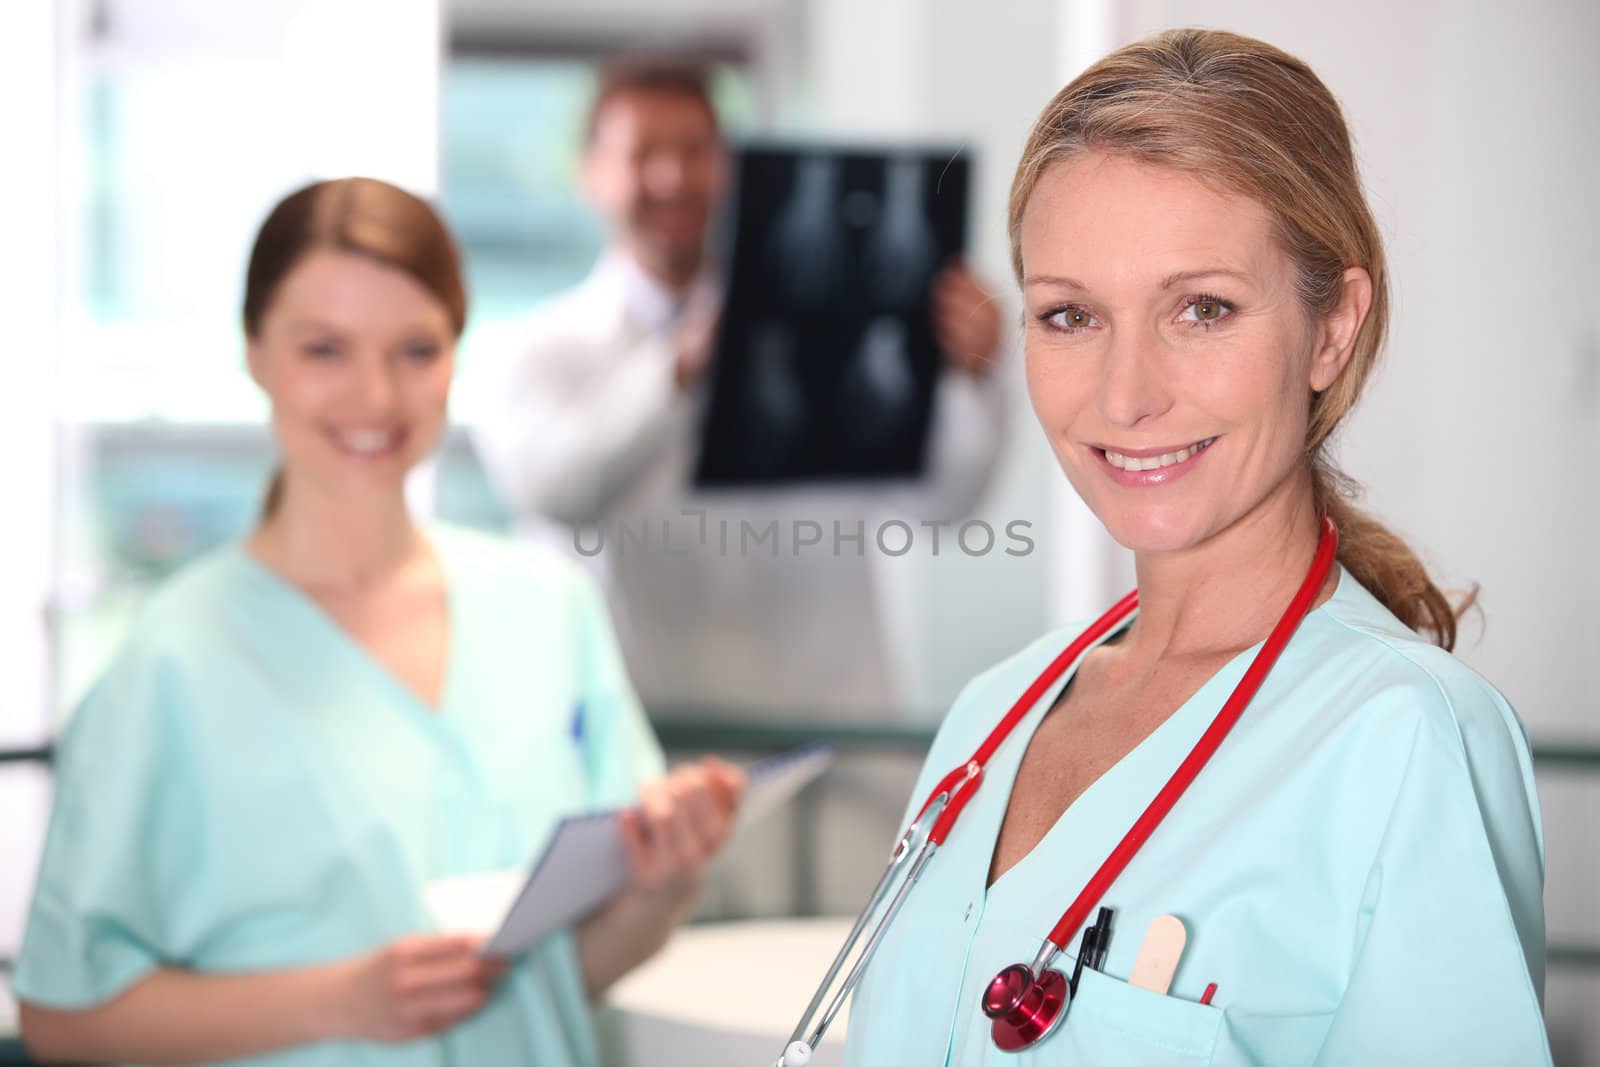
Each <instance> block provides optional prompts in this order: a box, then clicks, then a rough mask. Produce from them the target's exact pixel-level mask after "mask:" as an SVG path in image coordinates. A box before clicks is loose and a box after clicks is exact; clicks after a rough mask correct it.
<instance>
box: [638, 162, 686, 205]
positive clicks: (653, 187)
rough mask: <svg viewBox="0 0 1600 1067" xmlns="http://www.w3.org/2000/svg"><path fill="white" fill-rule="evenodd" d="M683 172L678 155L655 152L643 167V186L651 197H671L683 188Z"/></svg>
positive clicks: (683, 167)
mask: <svg viewBox="0 0 1600 1067" xmlns="http://www.w3.org/2000/svg"><path fill="white" fill-rule="evenodd" d="M684 170H685V166H684V161H683V158H682V157H681V156H680V155H679V154H678V153H676V152H657V153H655V154H654V155H652V156H651V157H650V160H649V161H648V162H647V163H646V165H645V173H644V180H645V185H646V187H647V188H648V189H649V190H650V193H651V195H653V196H658V197H666V196H672V195H674V194H675V193H677V191H678V190H679V189H680V188H682V186H683V181H684Z"/></svg>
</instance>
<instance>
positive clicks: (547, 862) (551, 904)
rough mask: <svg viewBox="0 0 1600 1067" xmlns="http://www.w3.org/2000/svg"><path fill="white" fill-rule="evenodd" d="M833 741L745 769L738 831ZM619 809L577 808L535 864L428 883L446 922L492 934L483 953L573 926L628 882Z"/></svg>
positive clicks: (807, 777) (778, 802)
mask: <svg viewBox="0 0 1600 1067" xmlns="http://www.w3.org/2000/svg"><path fill="white" fill-rule="evenodd" d="M833 760H834V750H833V746H831V745H827V744H813V745H805V746H803V747H801V748H797V749H792V750H790V751H788V752H785V753H782V754H780V755H777V756H773V757H772V758H771V759H766V760H762V761H761V762H759V763H756V764H754V765H752V766H750V767H748V768H746V770H745V792H744V797H743V798H742V799H741V801H740V804H739V812H738V814H737V815H736V816H735V817H734V824H733V831H732V834H733V836H737V835H738V834H740V833H742V832H744V831H745V830H746V829H747V828H748V827H749V826H751V825H752V824H754V823H756V822H758V821H760V820H761V819H762V818H763V817H764V816H766V815H768V814H770V813H771V812H773V811H774V810H776V809H777V808H779V807H782V806H783V805H784V804H785V803H787V802H788V801H789V800H790V798H792V797H793V796H794V795H795V794H796V793H798V792H799V791H800V790H801V789H803V788H805V786H807V785H808V784H810V783H811V782H812V781H815V780H816V778H817V777H818V776H819V775H821V774H822V772H823V771H825V770H827V769H828V767H829V766H830V765H831V764H832V763H833ZM618 814H619V813H618V812H616V811H603V812H595V813H592V814H588V815H574V816H568V817H566V818H564V819H562V820H561V821H560V822H559V823H557V824H556V828H555V830H554V832H553V833H552V834H551V835H550V840H549V843H548V844H547V845H546V846H545V848H544V851H543V852H542V853H541V854H540V856H539V858H538V860H536V861H535V862H534V865H533V869H532V870H531V871H524V870H520V869H519V870H510V871H491V872H486V873H483V874H469V875H460V876H456V877H451V878H441V879H436V880H434V881H432V882H429V883H428V884H427V885H425V886H424V887H423V890H422V893H423V900H424V903H425V904H426V905H427V908H428V911H429V912H430V913H431V914H432V916H433V919H434V922H435V924H436V925H437V926H438V928H439V929H440V930H449V931H459V932H463V933H483V934H488V935H489V939H488V941H487V942H486V943H485V944H484V947H483V954H484V955H488V956H514V955H517V954H518V953H521V952H525V951H527V950H528V949H529V948H531V947H532V946H533V945H534V944H536V943H537V942H538V941H540V940H541V939H542V938H544V937H545V936H547V935H548V934H550V933H551V932H552V931H554V930H558V929H561V928H563V927H567V926H571V925H572V924H573V923H575V922H576V921H577V920H579V919H581V918H582V917H583V916H585V915H587V914H589V913H590V912H592V911H594V910H595V909H596V908H598V907H600V906H601V905H602V904H604V903H605V902H606V901H607V900H609V899H611V897H613V896H615V895H616V894H617V893H618V892H619V891H620V890H621V889H622V888H623V887H624V886H626V885H627V884H628V857H627V853H626V852H625V851H624V850H623V847H622V838H621V836H620V833H619V831H618V824H617V820H618Z"/></svg>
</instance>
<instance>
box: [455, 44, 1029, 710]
mask: <svg viewBox="0 0 1600 1067" xmlns="http://www.w3.org/2000/svg"><path fill="white" fill-rule="evenodd" d="M586 138H587V140H586V144H585V147H584V153H583V158H582V181H583V185H584V190H585V193H586V195H587V196H588V198H589V200H590V202H591V203H592V204H593V205H594V206H595V208H596V210H597V211H599V212H600V213H601V215H602V216H603V217H604V218H605V220H606V222H607V224H608V226H609V228H610V246H609V247H608V249H607V250H606V252H605V253H604V254H603V255H602V256H601V258H600V260H599V262H598V263H597V264H596V265H595V267H594V269H593V271H592V273H591V274H590V275H589V277H588V278H587V279H586V280H585V281H584V282H582V283H581V284H580V285H579V286H577V287H576V288H575V289H573V290H571V291H569V292H567V293H565V294H562V295H560V296H558V297H557V298H556V299H554V300H553V301H552V302H550V303H549V304H548V305H546V306H545V307H543V308H541V309H540V310H539V311H538V312H537V313H536V314H535V315H534V316H533V317H532V318H531V320H529V321H527V322H525V323H524V324H521V325H520V326H519V327H518V329H517V334H516V340H515V343H514V344H513V345H512V346H510V350H509V351H502V352H501V353H499V355H500V356H501V357H502V362H501V363H500V364H499V365H498V366H499V370H498V374H499V375H500V377H499V380H498V382H497V385H498V386H499V388H498V389H497V390H496V391H495V396H496V401H495V405H494V411H493V412H492V414H491V416H490V417H489V418H488V419H486V420H485V421H484V423H483V424H482V426H481V428H480V431H479V435H478V439H477V444H478V447H479V450H480V452H481V453H482V455H483V458H484V461H485V463H486V465H487V467H488V469H489V471H490V474H491V477H492V478H493V480H494V482H495V484H496V486H497V488H498V489H499V491H500V492H501V494H502V496H503V497H504V499H505V500H506V501H507V502H508V503H509V504H510V505H511V507H512V508H513V510H514V511H515V512H516V513H517V514H518V515H519V517H522V518H524V519H538V518H543V519H545V520H554V521H555V522H557V523H563V524H570V525H572V526H575V527H585V526H591V525H592V526H594V527H595V528H597V530H598V531H599V532H598V533H597V534H596V536H595V537H594V538H589V537H586V536H583V535H580V536H579V537H577V538H576V539H574V540H575V543H581V550H583V551H584V552H585V554H591V553H592V554H593V555H594V556H595V558H596V559H597V560H598V561H599V562H600V563H601V564H602V565H603V570H604V572H605V573H604V576H603V577H604V581H605V583H606V586H607V589H608V593H609V595H610V597H611V599H612V607H613V612H614V614H615V617H616V620H617V625H618V628H619V631H620V635H621V640H622V645H623V650H624V654H625V656H626V659H627V664H628V668H629V671H630V673H631V674H632V676H633V678H634V681H635V683H636V684H637V686H638V688H639V691H640V695H641V696H642V698H643V700H644V703H645V706H646V707H647V708H649V709H650V710H651V712H652V713H653V714H668V715H670V714H673V713H674V712H682V713H689V714H706V713H709V714H712V715H715V716H719V717H754V716H761V717H770V716H771V715H772V714H773V713H774V712H781V711H792V712H795V713H797V714H804V715H807V716H808V717H810V716H814V715H818V714H820V715H822V716H824V717H828V716H830V715H831V716H837V715H841V714H848V713H852V712H855V713H859V712H862V711H878V710H886V709H892V708H894V707H895V706H896V705H897V703H898V700H897V686H896V684H895V669H894V666H893V664H892V662H891V659H892V656H891V654H890V651H889V649H890V647H891V644H892V643H891V642H889V641H888V640H887V639H886V635H885V633H884V626H883V622H882V618H881V612H880V610H879V597H878V593H877V590H876V583H875V580H874V575H873V570H872V565H871V562H870V559H869V557H870V556H871V555H872V554H873V553H874V551H875V548H876V546H875V545H874V543H873V542H874V538H873V530H874V528H875V526H876V523H875V522H873V521H870V520H871V519H872V518H874V517H876V516H880V515H884V514H886V510H885V509H889V512H892V513H893V514H895V515H898V516H900V517H902V518H903V519H904V520H906V521H907V522H909V523H911V524H912V525H913V526H915V524H916V523H917V522H918V521H919V520H928V521H933V520H943V519H950V518H954V517H959V516H961V515H964V514H966V513H967V512H968V511H969V510H970V509H971V508H972V506H973V505H974V504H975V503H976V501H977V499H978V497H979V495H980V494H981V492H982V491H983V489H984V487H985V485H986V483H987V481H988V479H989V476H990V473H991V471H992V469H993V467H994V463H995V459H996V456H997V453H998V449H999V445H1000V440H1001V430H1002V420H1003V410H1002V402H1001V395H1000V389H999V383H998V381H997V380H996V377H997V376H995V375H994V374H993V373H992V370H993V367H994V365H995V363H996V361H997V356H998V350H999V347H1000V322H999V312H998V310H997V308H996V307H995V305H994V302H993V300H992V298H991V296H990V294H989V293H988V292H987V291H986V290H985V289H984V288H983V287H982V286H981V285H980V284H979V283H978V282H977V281H976V280H975V279H974V278H973V276H972V275H971V273H970V272H969V271H968V270H967V269H966V268H965V267H964V266H962V265H960V264H959V263H951V264H949V265H947V266H946V268H945V269H944V270H943V271H942V272H941V273H940V274H939V275H938V277H937V280H936V283H935V285H934V291H933V293H932V298H933V307H934V320H935V331H936V336H937V338H938V341H939V345H940V348H941V349H942V351H943V352H944V353H945V359H946V364H947V365H946V368H945V372H944V373H943V374H942V376H941V381H940V384H939V387H938V390H937V392H936V395H935V407H934V418H933V429H932V437H931V439H930V441H929V446H928V462H927V468H926V471H927V473H926V474H925V475H924V476H923V479H922V480H921V481H919V482H916V483H907V484H906V485H905V486H904V487H903V488H902V487H894V488H893V491H891V492H886V491H885V487H883V486H881V485H880V486H877V487H875V488H867V487H839V486H830V487H817V488H809V487H808V488H792V487H791V488H779V487H773V488H770V489H764V490H758V491H744V490H741V491H739V492H718V493H709V492H698V491H696V490H695V488H694V487H693V484H692V475H693V465H694V459H695V447H696V430H697V416H698V413H699V411H700V406H701V404H702V402H703V397H702V394H703V392H704V391H705V386H706V382H707V374H706V371H707V367H708V364H709V362H710V356H711V339H712V336H713V333H714V330H715V323H716V316H717V311H718V294H719V292H720V288H721V287H720V286H719V284H718V279H717V277H716V267H715V265H714V264H712V263H710V262H709V261H708V256H707V248H706V244H707V240H706V237H707V231H708V229H709V227H710V224H711V221H712V219H713V216H714V215H715V213H716V212H717V210H718V208H719V207H720V205H721V202H722V199H723V196H724V193H725V191H726V187H727V180H728V158H727V147H726V144H725V142H724V140H723V136H722V131H721V128H720V125H719V122H718V119H717V114H716V110H715V107H714V106H713V103H712V101H711V98H710V95H709V93H708V91H707V87H706V79H705V75H704V74H703V72H701V71H698V70H696V69H693V68H689V67H685V66H682V65H677V64H672V63H657V62H631V63H626V64H621V65H617V66H614V67H612V68H610V69H609V70H607V71H606V72H605V73H604V74H603V75H602V77H601V79H600V84H599V88H598V91H597V93H596V95H595V98H594V102H593V104H592V106H591V110H590V114H589V120H588V124H587V130H586ZM774 522H776V523H777V524H778V534H777V537H778V540H776V541H774V540H772V539H770V538H767V539H764V540H761V541H758V542H756V543H755V545H754V547H753V548H752V547H751V544H750V541H749V538H747V537H741V533H742V532H743V530H744V529H745V527H746V526H748V527H749V528H750V529H752V530H754V531H756V532H757V533H763V532H765V531H767V530H768V529H769V526H770V524H772V523H774ZM796 522H803V523H805V524H807V525H806V529H807V530H811V529H813V527H812V526H810V525H809V524H813V523H814V524H816V525H815V528H816V529H820V531H822V533H821V535H820V537H821V540H820V542H819V543H817V544H814V545H806V546H803V547H804V551H802V546H800V545H799V544H795V545H791V544H790V541H789V535H790V532H791V531H792V529H793V528H794V524H795V523H796ZM835 524H837V529H839V530H841V531H842V533H843V535H844V536H843V538H842V539H839V540H836V539H835V536H834V534H835V529H836V525H835ZM858 530H864V537H863V538H860V539H854V540H852V538H853V537H854V535H855V534H856V533H857V531H858ZM722 531H729V533H730V534H731V536H730V535H722V536H719V534H721V533H722ZM924 532H925V531H924ZM630 534H631V537H632V539H631V540H630V539H629V537H630ZM568 537H569V539H573V538H572V535H571V534H569V535H568Z"/></svg>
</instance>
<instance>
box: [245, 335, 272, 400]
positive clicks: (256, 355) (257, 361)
mask: <svg viewBox="0 0 1600 1067" xmlns="http://www.w3.org/2000/svg"><path fill="white" fill-rule="evenodd" d="M262 359H263V357H262V354H261V342H260V341H257V340H256V339H255V338H254V337H246V338H245V341H244V365H245V366H246V367H247V368H249V371H250V380H251V381H253V382H255V383H256V384H257V385H258V386H260V387H261V388H262V389H263V390H264V389H266V387H267V383H266V382H265V381H263V380H262V367H261V363H262Z"/></svg>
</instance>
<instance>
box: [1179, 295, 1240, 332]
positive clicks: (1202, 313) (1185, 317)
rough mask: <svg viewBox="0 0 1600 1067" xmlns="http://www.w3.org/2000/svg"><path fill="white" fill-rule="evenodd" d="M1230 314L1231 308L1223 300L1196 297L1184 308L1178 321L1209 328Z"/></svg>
mask: <svg viewBox="0 0 1600 1067" xmlns="http://www.w3.org/2000/svg"><path fill="white" fill-rule="evenodd" d="M1232 313H1233V307H1232V306H1231V305H1229V304H1228V303H1227V302H1226V301H1224V300H1220V299H1218V298H1217V297H1214V296H1197V297H1194V298H1193V299H1191V300H1190V301H1189V303H1188V304H1187V305H1186V306H1185V307H1184V309H1183V314H1182V315H1180V316H1179V319H1180V321H1184V322H1198V323H1200V324H1201V325H1204V326H1209V325H1210V324H1211V323H1213V322H1216V321H1218V320H1219V319H1224V318H1227V317H1228V316H1229V315H1230V314H1232Z"/></svg>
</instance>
